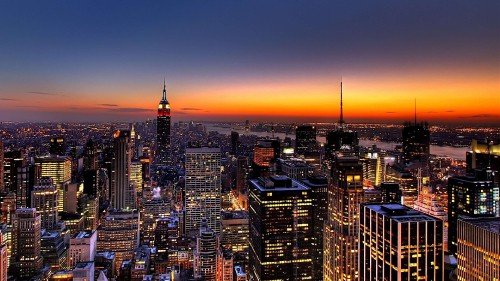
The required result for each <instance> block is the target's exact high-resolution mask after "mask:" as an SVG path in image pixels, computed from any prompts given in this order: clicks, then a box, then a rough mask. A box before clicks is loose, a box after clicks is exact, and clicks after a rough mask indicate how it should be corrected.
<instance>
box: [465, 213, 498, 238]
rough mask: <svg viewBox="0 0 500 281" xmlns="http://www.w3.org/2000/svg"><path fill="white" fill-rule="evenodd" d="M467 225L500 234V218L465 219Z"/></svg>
mask: <svg viewBox="0 0 500 281" xmlns="http://www.w3.org/2000/svg"><path fill="white" fill-rule="evenodd" d="M463 220H464V221H466V222H467V223H470V224H472V225H475V226H477V227H479V228H482V229H485V230H488V231H491V232H493V233H496V234H500V217H498V218H471V219H463Z"/></svg>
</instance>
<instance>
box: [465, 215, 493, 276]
mask: <svg viewBox="0 0 500 281" xmlns="http://www.w3.org/2000/svg"><path fill="white" fill-rule="evenodd" d="M457 238H458V239H457V240H458V248H457V264H458V267H457V280H458V281H480V280H500V218H476V219H459V220H458V237H457Z"/></svg>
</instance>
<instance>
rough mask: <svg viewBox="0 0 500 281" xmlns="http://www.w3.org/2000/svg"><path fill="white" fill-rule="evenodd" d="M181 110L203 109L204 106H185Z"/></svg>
mask: <svg viewBox="0 0 500 281" xmlns="http://www.w3.org/2000/svg"><path fill="white" fill-rule="evenodd" d="M181 110H203V109H202V108H195V107H183V108H181Z"/></svg>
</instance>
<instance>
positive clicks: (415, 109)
mask: <svg viewBox="0 0 500 281" xmlns="http://www.w3.org/2000/svg"><path fill="white" fill-rule="evenodd" d="M415 126H417V98H415Z"/></svg>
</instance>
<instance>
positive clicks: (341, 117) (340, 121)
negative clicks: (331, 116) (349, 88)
mask: <svg viewBox="0 0 500 281" xmlns="http://www.w3.org/2000/svg"><path fill="white" fill-rule="evenodd" d="M343 110H344V109H343V105H342V77H341V78H340V120H339V125H340V128H341V129H343V128H344V112H343Z"/></svg>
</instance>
